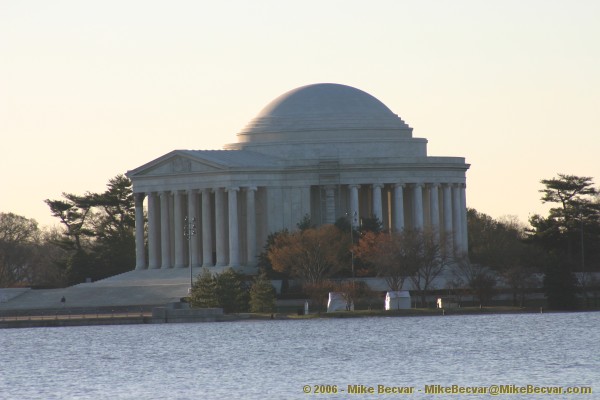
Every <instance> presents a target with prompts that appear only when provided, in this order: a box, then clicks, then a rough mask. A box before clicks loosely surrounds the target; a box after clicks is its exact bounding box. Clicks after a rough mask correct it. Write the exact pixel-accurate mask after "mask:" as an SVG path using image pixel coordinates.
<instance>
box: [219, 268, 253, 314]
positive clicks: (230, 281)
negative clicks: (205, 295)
mask: <svg viewBox="0 0 600 400" xmlns="http://www.w3.org/2000/svg"><path fill="white" fill-rule="evenodd" d="M216 294H217V299H218V302H219V307H222V308H223V311H224V312H225V313H234V312H244V311H248V290H246V287H245V285H244V281H243V280H242V275H240V274H238V273H237V272H235V271H234V270H233V269H231V268H228V269H226V270H225V271H224V272H223V273H221V274H218V275H217V277H216Z"/></svg>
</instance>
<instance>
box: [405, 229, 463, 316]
mask: <svg viewBox="0 0 600 400" xmlns="http://www.w3.org/2000/svg"><path fill="white" fill-rule="evenodd" d="M404 235H405V236H409V240H407V241H406V240H405V243H404V245H408V246H414V249H413V251H415V250H416V257H415V262H416V266H415V273H414V274H413V275H411V276H410V279H411V281H412V283H413V286H414V287H415V288H416V289H417V290H418V291H419V292H420V293H421V306H422V307H425V306H426V305H427V292H428V291H429V290H431V289H432V287H431V286H432V283H433V281H434V280H435V279H436V278H437V277H438V276H439V275H440V274H441V273H442V271H443V270H444V269H445V268H446V267H447V266H448V265H450V264H451V263H452V262H453V261H454V260H453V258H452V257H450V254H448V253H447V252H445V251H443V250H444V249H443V246H442V244H441V243H440V241H439V235H438V233H437V232H436V231H434V230H431V229H427V230H422V231H421V230H419V231H405V232H404ZM410 236H413V237H410Z"/></svg>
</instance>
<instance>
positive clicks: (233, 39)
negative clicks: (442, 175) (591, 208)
mask: <svg viewBox="0 0 600 400" xmlns="http://www.w3.org/2000/svg"><path fill="white" fill-rule="evenodd" d="M319 82H333V83H341V84H345V85H350V86H354V87H356V88H358V89H361V90H364V91H366V92H367V93H370V94H371V95H373V96H375V97H377V98H378V99H379V100H381V101H382V102H383V103H384V104H386V105H387V106H388V107H389V108H390V109H391V110H392V111H393V112H395V113H396V114H398V115H399V116H400V117H401V118H402V119H403V120H404V121H405V122H407V123H408V124H409V125H410V126H411V127H413V128H414V131H413V134H414V136H415V137H424V138H427V139H428V140H429V146H428V149H429V155H432V156H461V157H465V158H466V161H467V163H470V164H471V168H470V170H469V171H468V172H467V205H468V206H469V207H473V208H476V209H477V210H478V211H480V212H484V213H486V214H489V215H491V216H493V217H495V218H498V217H501V216H505V215H515V216H517V217H518V218H519V219H520V220H521V221H523V222H525V221H527V218H528V216H529V215H530V214H533V213H545V212H546V210H547V206H543V205H542V204H541V202H540V200H539V199H540V193H538V190H539V189H541V185H540V183H539V181H540V180H541V179H544V178H551V177H554V176H556V174H557V173H559V172H560V173H568V174H575V175H585V176H592V177H594V179H595V182H596V184H597V185H598V184H600V161H599V157H598V153H599V150H600V139H599V138H598V137H599V135H600V1H597V0H589V1H585V0H577V1H573V0H564V1H551V0H536V1H534V0H501V1H491V0H490V1H481V0H470V1H461V0H453V1H447V0H444V1H442V0H440V1H427V0H414V1H402V0H389V1H370V2H366V1H364V0H361V1H350V0H343V1H325V0H318V1H311V0H303V1H281V0H270V1H266V0H253V1H247V0H237V1H198V0H193V1H192V0H190V1H181V0H180V1H149V0H144V1H141V0H140V1H123V0H118V1H107V0H103V1H81V0H64V1H59V0H53V1H47V0H37V1H34V0H0V138H1V144H0V174H1V175H0V182H1V186H0V212H14V213H16V214H20V215H23V216H25V217H28V218H35V219H36V220H37V221H38V222H39V223H40V224H41V225H51V224H55V223H57V220H56V219H54V218H52V217H51V216H50V213H49V209H48V207H47V206H46V204H45V203H44V199H46V198H51V199H57V198H59V197H60V196H61V193H62V192H70V193H76V194H83V193H85V192H86V191H96V192H99V191H103V190H104V189H105V187H106V183H107V182H108V180H109V179H110V178H112V177H114V176H115V175H117V174H119V173H125V172H126V171H127V170H130V169H134V168H136V167H138V166H140V165H142V164H145V163H146V162H149V161H151V160H153V159H155V158H157V157H160V156H161V155H163V154H165V153H168V152H170V151H171V150H174V149H197V150H201V149H220V148H221V147H222V146H223V145H224V144H226V143H232V142H235V141H236V138H235V134H236V133H237V132H239V131H240V130H241V129H242V128H243V127H244V125H245V124H246V123H247V122H248V121H249V120H250V119H251V118H253V117H254V116H255V115H256V114H257V113H258V112H259V111H260V110H261V109H262V108H263V106H265V105H266V104H267V103H268V102H269V101H271V100H272V99H274V98H275V97H277V96H279V95H280V94H282V93H284V92H286V91H288V90H291V89H293V88H296V87H298V86H302V85H307V84H311V83H319Z"/></svg>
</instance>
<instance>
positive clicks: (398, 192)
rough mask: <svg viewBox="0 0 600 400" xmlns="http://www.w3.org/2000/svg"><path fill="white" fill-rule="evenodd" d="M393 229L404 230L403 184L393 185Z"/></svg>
mask: <svg viewBox="0 0 600 400" xmlns="http://www.w3.org/2000/svg"><path fill="white" fill-rule="evenodd" d="M394 229H395V230H396V232H402V231H403V230H404V184H403V183H396V184H395V185H394Z"/></svg>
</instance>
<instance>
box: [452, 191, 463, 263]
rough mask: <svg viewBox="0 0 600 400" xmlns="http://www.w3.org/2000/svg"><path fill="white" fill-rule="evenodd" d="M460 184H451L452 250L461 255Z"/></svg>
mask: <svg viewBox="0 0 600 400" xmlns="http://www.w3.org/2000/svg"><path fill="white" fill-rule="evenodd" d="M460 205H461V201H460V186H459V184H454V185H452V238H453V241H454V252H455V253H456V254H457V255H462V253H463V246H462V228H461V225H462V223H461V219H462V212H461V210H460V208H461V207H460Z"/></svg>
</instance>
